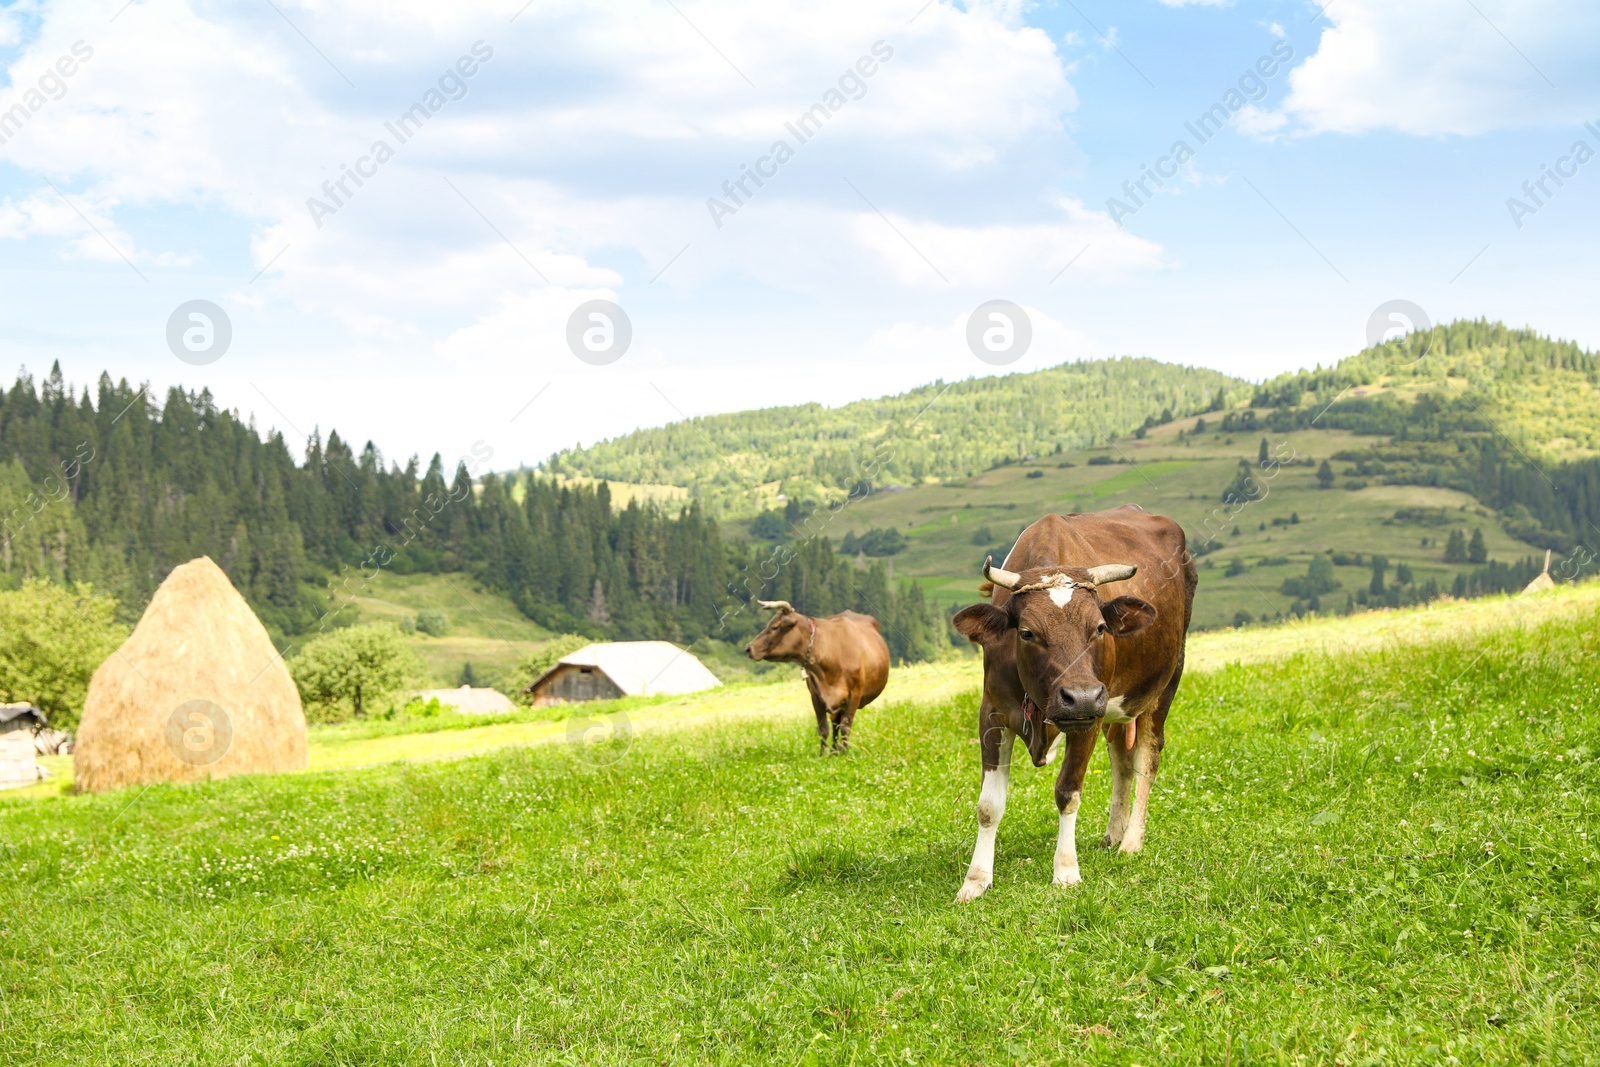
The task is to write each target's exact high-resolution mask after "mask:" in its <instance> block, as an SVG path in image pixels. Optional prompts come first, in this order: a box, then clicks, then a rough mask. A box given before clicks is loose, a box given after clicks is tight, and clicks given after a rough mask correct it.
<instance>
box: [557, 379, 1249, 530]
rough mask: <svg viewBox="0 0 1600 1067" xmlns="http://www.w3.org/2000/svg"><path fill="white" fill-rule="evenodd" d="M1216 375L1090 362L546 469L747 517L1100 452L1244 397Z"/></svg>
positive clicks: (611, 445)
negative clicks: (773, 503)
mask: <svg viewBox="0 0 1600 1067" xmlns="http://www.w3.org/2000/svg"><path fill="white" fill-rule="evenodd" d="M1252 388H1253V387H1252V386H1251V385H1250V384H1249V383H1247V382H1245V381H1243V380H1242V379H1239V378H1232V377H1229V376H1228V375H1226V374H1223V373H1221V372H1219V371H1213V370H1204V369H1201V368H1196V367H1183V366H1178V365H1175V364H1171V363H1161V362H1158V361H1156V360H1153V359H1134V358H1130V357H1122V358H1118V359H1105V360H1090V361H1086V362H1082V363H1064V364H1061V365H1060V366H1056V367H1051V368H1048V369H1046V370H1041V371H1034V372H1031V373H1026V374H1008V375H1002V376H998V377H987V378H971V379H968V380H965V381H959V382H951V383H946V382H942V381H938V382H934V383H933V384H931V385H925V386H922V387H920V388H917V389H913V390H911V391H910V392H906V393H900V394H898V395H896V396H888V397H882V398H879V399H876V400H860V401H856V402H854V403H850V404H845V405H843V406H841V407H837V408H829V407H823V406H822V405H821V404H802V405H796V406H793V407H777V408H764V409H761V410H758V411H742V412H738V413H735V414H730V415H709V416H705V417H702V418H696V419H690V420H688V421H686V422H678V423H672V424H671V425H668V426H662V427H658V428H654V429H648V430H638V431H635V432H634V433H631V434H627V435H625V436H622V437H618V438H615V439H614V440H610V441H603V442H600V443H599V444H596V445H592V446H590V447H588V448H579V449H572V450H569V451H566V452H562V453H558V454H557V455H555V456H553V457H551V459H550V461H549V463H548V467H549V469H550V470H552V471H559V472H562V473H566V474H572V475H583V476H587V477H593V478H602V479H610V480H612V481H619V482H646V483H655V484H666V485H678V486H684V487H687V488H689V489H691V490H693V491H694V492H695V493H696V494H697V496H698V497H699V498H700V499H701V501H702V502H703V503H704V504H705V505H706V507H707V508H708V510H710V511H712V512H713V513H718V514H730V513H731V514H739V513H744V512H750V511H754V510H756V507H755V503H756V501H757V499H758V494H757V490H758V488H759V487H762V486H767V487H770V489H771V490H772V492H781V493H784V494H785V495H787V496H788V497H789V498H791V499H820V498H825V497H827V496H828V495H829V494H830V493H837V492H838V491H839V490H844V489H848V488H850V487H852V486H855V485H856V484H857V483H859V482H861V481H863V480H864V481H867V482H870V483H871V484H873V485H876V486H880V487H881V486H883V485H885V484H891V483H899V484H902V485H916V484H919V483H922V482H926V481H949V480H966V479H968V478H971V477H973V476H974V475H977V474H979V473H982V472H983V471H986V470H989V469H991V468H993V467H994V466H995V465H996V464H997V463H1001V462H1005V461H1007V460H1020V459H1023V458H1025V457H1027V456H1043V455H1048V454H1052V453H1058V452H1061V451H1063V450H1066V449H1075V448H1083V447H1086V446H1090V445H1094V444H1103V443H1105V442H1106V441H1108V440H1111V439H1112V438H1115V437H1121V436H1123V435H1125V434H1128V433H1131V432H1132V431H1133V430H1134V429H1135V428H1136V427H1138V426H1140V425H1142V424H1144V423H1145V422H1146V421H1147V420H1150V421H1154V420H1158V419H1160V418H1161V415H1162V412H1163V411H1165V412H1167V413H1168V416H1169V417H1172V416H1182V415H1187V414H1194V413H1198V412H1203V411H1208V410H1213V409H1216V408H1221V407H1225V406H1227V405H1228V404H1231V403H1235V402H1239V401H1242V400H1244V399H1245V398H1247V397H1248V396H1249V395H1250V392H1251V389H1252Z"/></svg>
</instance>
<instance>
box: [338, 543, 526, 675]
mask: <svg viewBox="0 0 1600 1067" xmlns="http://www.w3.org/2000/svg"><path fill="white" fill-rule="evenodd" d="M338 605H341V606H342V605H348V608H347V610H346V611H345V612H343V613H342V614H341V616H340V618H339V622H340V623H343V622H345V621H350V622H355V623H362V622H392V623H394V624H395V625H397V626H401V627H402V628H404V629H408V630H410V631H412V632H411V633H409V634H408V636H407V638H406V641H407V643H408V644H410V645H411V647H412V649H413V650H414V651H415V652H416V653H417V654H418V655H419V656H420V657H421V658H422V662H423V663H424V664H425V665H426V666H427V668H428V673H429V675H430V678H429V682H430V684H432V685H435V686H440V687H443V686H454V685H458V684H460V682H461V676H462V672H463V670H464V669H465V668H466V665H467V664H469V663H470V664H471V665H472V668H473V672H474V674H475V676H476V677H475V681H476V683H477V684H478V685H496V684H503V683H505V682H506V681H507V679H508V678H509V676H510V673H511V670H512V668H514V667H515V666H516V665H517V663H518V662H519V661H521V659H522V658H523V657H524V656H526V655H527V654H528V653H530V652H532V651H534V650H535V649H537V648H539V647H540V646H542V645H543V644H544V643H545V642H546V641H547V640H548V639H549V638H550V637H551V636H552V634H551V633H550V631H548V630H546V629H545V628H544V627H542V626H540V625H538V624H537V623H535V622H533V621H532V620H530V619H529V618H528V617H527V616H526V615H524V614H522V612H520V611H518V610H517V607H516V605H515V604H513V603H512V602H511V600H510V599H509V598H507V597H506V596H504V595H501V594H498V593H495V592H493V591H491V590H489V589H486V588H485V587H484V586H483V585H482V584H480V583H479V582H478V581H476V580H475V579H474V578H473V577H472V576H471V575H468V574H463V573H460V572H456V573H444V574H392V573H387V572H381V571H380V572H378V573H377V574H376V575H375V576H374V577H372V578H371V579H369V580H365V581H362V582H360V583H359V585H358V587H355V588H352V589H351V590H350V595H348V596H345V597H340V598H339V599H338ZM424 612H429V613H433V614H432V617H436V618H440V619H442V620H443V624H444V625H443V626H442V627H440V629H441V630H442V631H443V632H442V633H439V634H429V633H424V632H422V631H420V630H416V628H415V627H416V620H417V617H418V616H419V615H422V614H423V613H424Z"/></svg>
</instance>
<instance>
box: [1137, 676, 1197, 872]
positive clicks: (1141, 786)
mask: <svg viewBox="0 0 1600 1067" xmlns="http://www.w3.org/2000/svg"><path fill="white" fill-rule="evenodd" d="M1182 677H1183V659H1182V658H1181V657H1180V658H1179V660H1178V669H1177V670H1176V671H1173V672H1172V681H1170V682H1168V683H1167V688H1166V689H1165V690H1163V691H1162V693H1161V700H1160V701H1159V702H1158V703H1157V704H1156V707H1155V710H1154V711H1152V712H1150V714H1148V715H1143V716H1140V718H1139V734H1138V738H1137V739H1136V740H1135V741H1134V743H1133V771H1134V774H1135V775H1137V778H1136V780H1135V781H1134V785H1133V811H1132V812H1131V813H1130V814H1129V815H1128V832H1127V833H1126V834H1124V835H1123V837H1122V851H1123V852H1138V851H1139V850H1140V849H1142V848H1144V828H1145V824H1146V822H1147V821H1148V820H1149V818H1150V794H1151V792H1152V791H1153V790H1154V789H1155V785H1156V771H1157V770H1158V769H1159V768H1160V766H1161V749H1162V747H1163V746H1165V745H1166V743H1167V709H1168V708H1170V707H1172V698H1173V697H1174V696H1176V695H1177V692H1178V679H1180V678H1182Z"/></svg>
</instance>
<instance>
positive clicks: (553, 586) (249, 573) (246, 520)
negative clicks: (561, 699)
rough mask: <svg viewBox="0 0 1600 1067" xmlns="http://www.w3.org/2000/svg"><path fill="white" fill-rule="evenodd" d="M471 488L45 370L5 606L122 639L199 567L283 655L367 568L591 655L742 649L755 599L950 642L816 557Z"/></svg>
mask: <svg viewBox="0 0 1600 1067" xmlns="http://www.w3.org/2000/svg"><path fill="white" fill-rule="evenodd" d="M472 474H473V472H470V471H469V470H468V469H467V467H466V466H464V465H459V466H457V468H456V469H455V470H454V471H453V472H451V471H447V470H445V468H444V466H443V464H442V462H441V460H440V458H439V456H438V455H435V456H434V457H433V460H432V462H431V463H430V464H429V465H428V466H427V468H426V469H422V468H421V466H420V465H419V463H418V461H417V459H416V458H415V457H413V458H412V459H411V460H410V461H409V462H408V463H407V464H406V465H405V466H400V465H398V464H394V463H386V462H385V460H384V458H383V457H382V456H381V455H380V454H379V453H378V451H377V449H376V448H374V447H373V446H372V445H371V444H370V443H369V444H367V445H366V446H365V447H364V448H362V449H360V450H359V451H357V450H356V449H354V448H352V447H351V446H350V444H349V443H347V442H346V441H345V440H344V439H343V438H341V437H340V435H339V434H338V433H337V432H336V431H335V432H330V433H329V434H328V437H327V439H326V441H324V440H322V439H320V438H319V437H313V438H312V439H311V441H310V442H309V443H308V445H307V447H306V448H305V450H304V456H303V459H301V460H299V461H297V460H296V459H295V457H294V456H293V455H292V454H291V450H290V448H289V446H288V444H287V443H286V442H285V441H284V439H283V438H282V436H280V435H279V434H277V433H273V434H269V435H268V436H266V437H265V438H263V437H261V436H260V434H258V433H257V432H256V430H255V428H254V426H252V425H249V424H247V423H245V422H242V421H241V420H240V419H239V418H238V416H237V415H236V414H235V413H233V412H229V411H225V410H222V409H220V408H218V407H217V406H216V405H215V403H213V401H212V398H211V396H210V394H209V393H206V392H201V393H185V392H184V391H182V390H180V389H173V390H171V391H169V392H168V394H167V396H166V398H165V401H164V403H161V404H157V403H155V402H153V401H152V399H151V397H150V396H149V394H148V392H147V391H146V390H144V389H136V388H134V387H133V386H131V385H129V384H128V383H127V382H126V381H123V382H117V383H113V382H112V380H111V379H110V378H109V377H106V376H102V377H101V379H100V381H99V384H98V388H97V394H96V395H95V396H94V397H92V398H91V396H90V394H89V392H88V390H84V391H82V392H81V393H79V394H78V395H77V396H76V397H75V396H74V395H73V392H72V391H71V390H70V389H69V388H68V387H67V385H66V383H65V382H63V380H62V377H61V372H60V368H59V367H57V368H55V369H54V370H52V372H51V373H50V375H49V377H48V378H46V379H45V381H44V382H43V383H42V386H36V383H35V382H34V381H33V379H32V378H31V377H29V376H28V375H27V374H26V373H24V374H23V375H22V376H21V377H19V378H18V380H17V382H16V384H15V385H14V386H13V387H12V388H11V389H10V390H9V391H6V392H3V393H0V588H15V587H16V586H17V585H18V584H19V583H21V582H22V581H24V580H26V579H29V578H43V579H47V580H50V581H54V582H65V583H77V582H88V583H91V584H92V585H93V586H94V587H95V589H96V590H97V591H98V592H102V593H110V594H112V595H113V596H115V597H117V599H118V600H119V601H120V602H121V604H122V611H123V614H124V615H125V616H126V617H127V618H128V619H129V620H130V621H131V620H132V619H134V618H137V617H138V615H139V613H140V611H142V609H143V607H144V605H145V604H146V603H147V602H148V601H149V598H150V596H151V594H152V593H153V592H154V590H155V588H156V586H157V585H159V584H160V582H161V581H162V579H164V578H165V577H166V575H167V573H168V572H169V571H170V570H171V569H172V568H173V567H174V566H176V565H177V564H179V563H183V562H185V561H187V560H190V559H193V558H195V557H196V556H200V555H209V556H210V557H211V558H212V559H214V560H216V561H217V563H218V564H219V565H221V566H222V568H223V569H224V570H225V571H226V572H227V574H228V577H229V578H230V579H231V580H232V581H233V583H234V585H235V586H236V587H237V588H238V589H239V591H240V592H241V593H243V594H244V596H245V597H246V598H247V599H248V600H249V601H250V603H251V606H252V607H254V608H255V610H256V612H257V613H258V614H259V615H260V616H261V619H262V621H263V622H264V623H265V624H266V625H267V628H268V630H269V631H271V632H272V634H273V636H274V638H276V639H280V640H281V639H282V638H284V637H286V636H290V635H295V634H300V633H305V632H308V631H311V630H316V629H319V628H321V627H323V626H326V625H337V624H339V621H340V618H339V616H338V615H337V614H336V613H337V612H338V611H339V610H341V608H342V606H343V605H344V604H347V603H348V598H349V597H350V596H353V595H359V594H360V593H361V591H362V589H363V586H364V583H365V580H366V579H365V576H367V575H370V574H375V573H377V572H378V571H379V570H390V571H395V572H399V573H407V572H416V571H428V572H457V571H466V572H468V573H470V574H472V575H473V576H474V577H475V578H476V579H477V580H479V581H481V582H482V583H483V584H485V585H486V586H488V587H490V588H492V589H495V590H498V591H500V592H503V593H505V594H507V595H508V596H510V597H511V598H512V599H513V600H514V601H515V602H516V604H517V605H518V607H520V608H521V609H522V610H523V612H525V613H526V614H527V615H528V616H529V617H530V618H532V619H534V620H536V621H538V622H540V623H542V624H543V625H545V626H547V627H549V628H551V629H553V630H558V631H566V632H575V633H582V634H586V635H588V636H591V637H614V638H623V639H632V638H652V639H664V640H670V641H678V642H680V643H685V644H687V643H689V642H692V641H694V640H696V639H697V638H700V637H718V638H725V639H733V640H738V639H741V638H747V637H748V636H749V635H750V633H752V632H753V629H754V627H755V626H756V625H757V622H758V620H757V619H756V618H755V613H751V612H749V611H747V610H746V604H747V601H748V600H749V599H750V598H752V597H756V596H762V597H779V598H784V599H789V600H792V601H794V602H795V604H796V605H798V606H802V607H803V609H805V610H812V611H817V612H832V611H838V610H841V609H844V608H857V609H859V610H864V611H872V612H873V614H875V615H877V616H878V617H879V618H880V619H881V620H882V621H883V622H884V623H885V629H886V635H887V636H888V639H889V642H890V646H891V649H892V650H893V651H894V653H895V654H896V656H897V657H899V658H901V659H907V658H923V657H926V656H927V655H929V654H930V653H931V652H932V651H934V650H935V649H936V648H937V647H938V643H939V642H942V641H943V640H944V638H945V634H944V632H943V624H942V621H941V620H940V619H938V618H937V616H936V615H934V614H933V613H932V611H931V610H930V609H929V607H928V606H927V604H926V602H925V601H924V600H923V597H922V593H921V590H920V589H917V588H910V589H901V588H899V587H897V586H896V585H895V583H894V582H892V581H891V580H890V579H889V577H888V573H887V569H886V568H885V567H884V566H883V565H881V564H874V565H870V566H865V567H856V566H848V565H845V564H843V563H839V562H838V557H836V556H835V554H834V553H833V551H832V549H831V547H830V546H829V543H828V540H827V539H826V538H821V539H818V540H816V541H815V542H814V543H812V544H810V545H807V546H804V548H803V550H802V551H801V552H800V553H799V554H798V556H796V557H794V558H789V559H786V561H785V566H783V567H775V566H771V565H769V564H770V560H768V561H767V563H766V564H764V563H763V557H762V555H761V553H760V550H758V549H756V548H753V547H750V548H746V547H742V546H726V545H724V544H723V543H722V541H721V538H720V536H719V533H718V528H717V525H716V523H715V522H713V521H712V520H711V519H709V518H708V517H706V516H705V515H704V513H703V512H702V510H701V508H700V506H699V504H698V503H690V504H689V505H688V506H687V507H683V508H680V509H676V510H670V511H669V510H666V509H663V508H658V507H654V506H650V505H640V504H637V503H635V504H631V505H629V506H628V507H627V508H624V509H618V508H614V507H613V506H612V504H611V498H610V493H609V491H608V489H607V488H606V486H604V485H600V486H598V487H582V486H567V487H563V486H559V485H556V484H555V483H554V481H553V480H552V479H550V478H548V477H543V476H540V475H536V474H525V475H519V476H516V477H514V478H504V477H500V476H497V475H494V474H492V473H491V474H484V475H483V476H482V477H481V478H479V479H476V480H475V479H474V478H473V476H472ZM730 616H731V619H730ZM343 621H350V620H349V619H348V618H345V619H344V620H343ZM763 621H764V620H763Z"/></svg>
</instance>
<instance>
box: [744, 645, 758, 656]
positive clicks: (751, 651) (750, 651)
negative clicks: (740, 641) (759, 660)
mask: <svg viewBox="0 0 1600 1067" xmlns="http://www.w3.org/2000/svg"><path fill="white" fill-rule="evenodd" d="M744 654H745V655H747V656H749V657H750V658H751V659H755V658H756V646H755V645H745V646H744Z"/></svg>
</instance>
